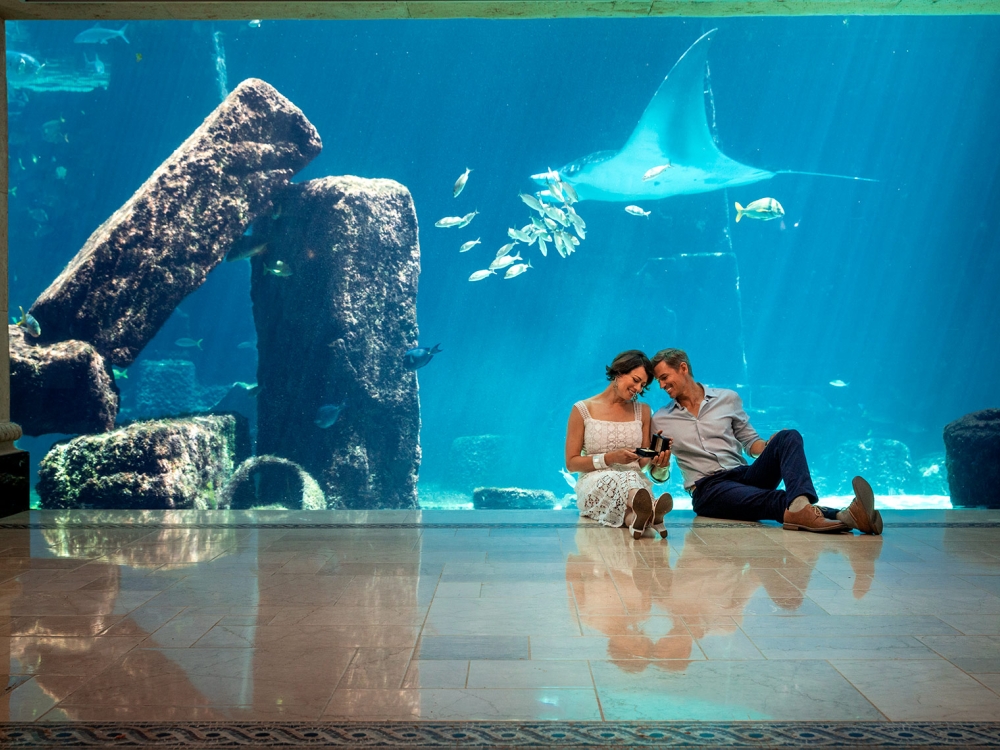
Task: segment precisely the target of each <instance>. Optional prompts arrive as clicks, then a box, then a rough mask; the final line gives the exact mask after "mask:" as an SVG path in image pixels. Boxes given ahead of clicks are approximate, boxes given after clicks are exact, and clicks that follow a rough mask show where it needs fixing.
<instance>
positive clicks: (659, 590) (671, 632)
mask: <svg viewBox="0 0 1000 750" xmlns="http://www.w3.org/2000/svg"><path fill="white" fill-rule="evenodd" d="M747 531H748V530H745V529H729V528H721V529H720V528H717V527H714V526H712V525H710V524H707V525H704V526H695V527H694V528H692V529H689V530H688V531H687V532H686V533H685V535H684V537H683V539H682V540H681V549H680V553H679V554H677V545H671V546H670V547H668V546H666V545H659V544H654V545H642V546H632V545H631V544H628V543H627V542H626V541H625V540H623V539H622V538H621V537H612V538H609V537H608V536H606V535H604V534H601V533H599V532H598V531H597V530H596V529H594V528H582V529H580V530H578V531H577V534H576V544H577V549H578V553H577V554H571V555H569V556H568V558H567V561H566V562H567V566H566V581H567V582H568V583H570V584H571V585H572V587H573V592H574V594H575V598H576V605H577V610H578V612H579V615H580V622H581V624H582V625H583V627H584V635H604V636H607V638H608V657H609V658H610V659H611V660H612V661H613V662H615V663H616V664H617V665H618V666H619V667H620V668H622V669H623V670H625V671H628V672H640V671H642V670H644V669H646V667H647V666H648V665H649V662H650V661H657V662H660V663H659V666H660V667H661V668H664V669H668V670H672V671H684V670H685V669H686V668H687V665H688V664H689V662H690V661H691V660H692V659H699V660H700V659H701V658H702V657H701V655H700V652H699V648H698V647H696V646H695V642H701V641H702V640H703V639H705V638H708V637H712V636H715V637H720V636H721V637H725V636H729V635H732V636H733V637H734V638H736V639H737V640H743V639H742V638H741V636H740V635H739V631H740V628H741V626H742V625H743V624H744V619H743V618H744V614H745V613H746V610H747V608H748V606H750V607H751V610H750V613H749V614H754V615H767V614H777V615H781V614H803V612H800V610H801V608H802V606H803V603H804V602H805V593H804V592H805V590H806V589H807V587H808V586H809V584H810V580H811V579H812V578H813V577H814V570H815V568H816V565H817V562H818V560H819V558H820V556H821V555H823V554H824V553H829V554H837V555H843V556H844V557H846V558H847V562H848V564H849V566H850V572H849V573H848V571H847V570H846V569H843V568H841V567H840V565H839V564H838V563H837V557H834V558H833V559H832V560H830V558H829V557H828V558H827V560H829V562H830V564H831V567H830V568H829V569H825V568H824V569H825V570H830V571H836V572H837V573H838V575H837V576H836V579H837V580H838V581H844V579H845V578H846V579H848V580H849V581H850V584H849V585H851V586H852V587H853V591H854V597H855V598H856V599H861V598H862V597H863V596H864V595H865V594H866V593H868V590H869V589H870V588H871V585H872V576H873V575H874V573H875V561H876V560H877V559H878V556H879V553H880V552H881V550H882V543H881V542H882V540H881V539H877V538H870V541H869V542H868V543H861V540H860V539H858V540H857V543H851V544H845V543H844V541H845V540H842V539H837V538H835V537H827V538H825V539H824V538H820V539H815V538H813V539H808V540H806V539H804V538H801V537H796V536H794V535H793V536H789V535H785V534H782V533H781V532H780V531H779V530H777V529H769V528H757V529H754V530H753V531H752V536H749V537H748V535H747ZM671 549H673V551H674V553H675V555H676V558H675V560H674V563H673V567H671V564H670V551H671ZM772 553H773V554H772ZM720 555H725V556H720ZM815 575H816V576H817V577H818V578H820V579H821V580H822V579H823V578H824V576H823V575H822V574H821V572H817V573H815ZM815 583H816V582H814V584H813V585H815ZM824 583H825V584H826V585H827V586H833V585H835V584H834V583H833V582H831V581H825V580H824ZM761 589H763V591H764V593H765V594H766V595H767V597H768V599H767V600H766V601H762V600H761V598H760V597H759V593H760V591H761ZM751 600H753V602H754V603H753V604H752V605H751ZM805 614H808V612H805ZM658 617H659V618H661V619H659V620H658V619H651V618H658ZM702 645H706V646H707V644H705V643H703V644H702ZM718 647H719V648H722V649H726V648H739V644H738V643H736V642H733V643H729V644H726V643H723V644H719V645H718ZM708 657H709V658H718V657H716V656H713V652H711V651H708Z"/></svg>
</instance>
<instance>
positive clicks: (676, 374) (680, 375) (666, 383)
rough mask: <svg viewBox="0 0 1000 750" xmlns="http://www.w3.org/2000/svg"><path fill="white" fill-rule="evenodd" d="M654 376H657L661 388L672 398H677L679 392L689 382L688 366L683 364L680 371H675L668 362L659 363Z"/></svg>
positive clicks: (654, 370) (654, 369)
mask: <svg viewBox="0 0 1000 750" xmlns="http://www.w3.org/2000/svg"><path fill="white" fill-rule="evenodd" d="M653 375H655V376H656V382H658V383H659V384H660V388H661V389H663V390H664V391H666V392H667V395H668V396H670V398H676V397H677V393H678V391H680V390H681V389H682V388H683V386H684V384H685V383H686V382H687V365H685V364H684V363H683V362H681V366H680V369H679V370H675V369H674V368H673V367H671V366H670V365H668V364H667V363H666V362H657V363H656V367H654V368H653Z"/></svg>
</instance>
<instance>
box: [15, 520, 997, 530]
mask: <svg viewBox="0 0 1000 750" xmlns="http://www.w3.org/2000/svg"><path fill="white" fill-rule="evenodd" d="M364 525H365V524H361V523H0V529H80V530H86V529H150V530H153V531H157V530H163V529H357V528H361V527H362V526H364ZM664 525H665V526H666V527H667V528H671V529H689V528H692V527H705V528H712V529H745V528H747V527H748V525H749V524H748V523H746V522H734V523H728V522H725V521H710V522H707V523H702V522H698V523H695V522H694V521H693V519H692V520H691V521H686V522H680V523H667V524H664ZM593 526H594V523H593V522H592V521H581V522H579V523H566V522H562V521H560V522H553V523H379V524H378V527H379V528H380V529H578V528H586V527H593ZM767 526H768V527H771V528H777V526H776V525H775V524H767ZM885 527H886V528H887V529H888V528H893V527H894V528H905V529H996V528H1000V521H914V522H907V521H897V522H894V523H891V524H890V523H887V524H886V525H885Z"/></svg>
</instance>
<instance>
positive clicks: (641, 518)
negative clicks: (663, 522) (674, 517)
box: [628, 490, 653, 539]
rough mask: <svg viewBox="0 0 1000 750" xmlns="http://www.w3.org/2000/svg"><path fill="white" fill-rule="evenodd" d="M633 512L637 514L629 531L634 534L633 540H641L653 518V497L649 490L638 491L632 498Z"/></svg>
mask: <svg viewBox="0 0 1000 750" xmlns="http://www.w3.org/2000/svg"><path fill="white" fill-rule="evenodd" d="M632 512H633V513H635V520H633V521H632V525H631V526H629V527H628V530H629V531H630V532H632V538H633V539H641V538H642V535H643V533H644V532H645V531H646V526H648V525H649V522H650V520H652V518H653V496H652V495H650V494H649V490H638V491H637V492H636V493H635V495H634V496H633V497H632Z"/></svg>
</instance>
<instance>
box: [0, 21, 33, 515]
mask: <svg viewBox="0 0 1000 750" xmlns="http://www.w3.org/2000/svg"><path fill="white" fill-rule="evenodd" d="M0 31H2V28H0ZM0 47H2V48H3V52H4V58H6V57H7V37H6V35H5V34H2V33H0ZM0 144H2V146H3V147H2V148H0V315H3V319H4V324H3V325H0V516H8V515H10V514H12V513H18V512H20V511H22V510H27V509H28V492H29V489H28V453H27V452H26V451H22V450H18V449H17V448H15V447H14V441H15V440H17V439H18V438H19V437H21V428H20V427H18V426H17V425H16V424H14V423H13V422H11V421H10V342H9V341H8V340H7V338H8V337H7V325H6V322H7V320H8V319H9V318H8V316H9V315H10V313H9V312H8V308H9V307H10V305H9V304H8V295H7V75H6V73H4V75H3V76H2V77H0Z"/></svg>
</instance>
